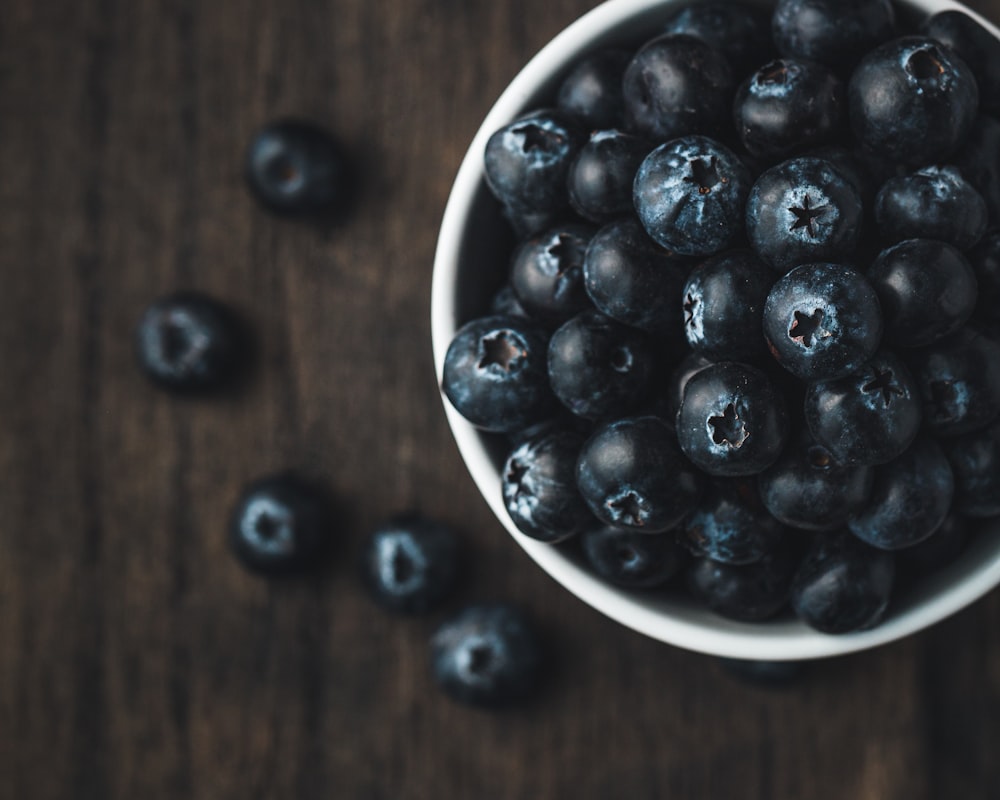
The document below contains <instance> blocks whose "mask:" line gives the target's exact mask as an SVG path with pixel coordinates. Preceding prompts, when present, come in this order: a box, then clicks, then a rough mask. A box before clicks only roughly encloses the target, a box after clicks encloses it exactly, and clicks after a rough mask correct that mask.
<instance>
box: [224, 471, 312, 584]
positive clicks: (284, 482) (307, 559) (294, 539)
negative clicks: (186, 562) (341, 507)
mask: <svg viewBox="0 0 1000 800" xmlns="http://www.w3.org/2000/svg"><path fill="white" fill-rule="evenodd" d="M331 528H332V519H331V511H330V506H329V503H328V500H327V498H326V496H325V494H324V493H323V491H322V490H321V489H320V488H319V487H318V486H316V485H314V484H312V483H310V482H308V481H306V480H304V479H302V478H300V477H298V476H296V475H294V474H292V473H287V472H286V473H280V474H277V475H269V476H267V477H264V478H260V479H259V480H256V481H254V482H253V483H251V484H249V485H248V486H247V487H246V488H245V489H244V490H243V493H242V494H241V496H240V498H239V500H238V502H237V503H236V506H235V508H234V509H233V512H232V515H231V517H230V522H229V545H230V547H231V548H232V550H233V552H234V553H235V555H236V557H237V558H238V559H239V560H240V561H241V562H242V563H243V565H244V566H246V567H247V568H249V569H251V570H253V571H254V572H259V573H261V574H265V575H279V574H287V573H293V572H304V571H306V570H308V569H311V568H315V567H316V566H318V564H319V563H321V562H320V558H319V557H320V556H321V555H322V554H323V552H324V551H325V550H327V549H328V546H329V543H330V534H331Z"/></svg>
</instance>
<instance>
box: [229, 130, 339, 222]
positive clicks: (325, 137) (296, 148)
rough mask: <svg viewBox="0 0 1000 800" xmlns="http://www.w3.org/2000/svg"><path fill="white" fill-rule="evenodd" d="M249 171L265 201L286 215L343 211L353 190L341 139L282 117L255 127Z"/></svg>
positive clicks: (249, 178) (251, 183) (253, 187)
mask: <svg viewBox="0 0 1000 800" xmlns="http://www.w3.org/2000/svg"><path fill="white" fill-rule="evenodd" d="M245 171H246V180H247V184H248V185H249V187H250V190H251V191H252V192H253V194H254V196H255V197H256V198H257V201H258V202H259V203H260V204H261V206H263V207H264V208H266V209H267V210H268V211H271V212H272V213H275V214H279V215H284V216H311V215H319V214H331V213H337V212H342V211H343V210H344V209H345V208H346V206H347V204H348V202H349V201H350V199H351V195H352V193H353V189H354V187H353V185H352V184H353V181H352V175H351V169H350V160H349V158H348V155H347V153H346V152H345V150H344V148H343V146H342V145H341V144H340V142H339V141H338V140H337V139H336V138H334V136H333V135H332V134H331V133H330V132H329V131H327V130H325V129H323V128H321V127H319V126H317V125H315V124H313V123H311V122H305V121H302V120H295V119H283V120H278V121H277V122H272V123H270V124H269V125H266V126H264V127H263V128H261V129H260V130H259V131H257V133H256V134H254V137H253V140H252V141H251V142H250V147H249V149H248V150H247V156H246V166H245Z"/></svg>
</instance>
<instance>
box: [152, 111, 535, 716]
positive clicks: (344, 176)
mask: <svg viewBox="0 0 1000 800" xmlns="http://www.w3.org/2000/svg"><path fill="white" fill-rule="evenodd" d="M349 163H350V162H349V157H348V155H347V154H346V152H345V150H344V149H343V147H342V145H341V144H340V142H339V141H338V140H337V139H336V138H334V137H333V136H332V135H331V134H330V133H329V132H328V131H326V130H325V129H323V128H321V127H319V126H317V125H315V124H313V123H310V122H306V121H302V120H293V119H284V120H278V121H276V122H273V123H271V124H269V125H267V126H265V127H264V128H262V129H261V130H259V131H258V132H257V133H256V135H255V136H254V138H253V141H252V142H251V145H250V147H249V150H248V153H247V160H246V165H245V171H246V179H247V185H248V187H249V189H250V191H251V193H252V194H253V195H254V197H255V198H256V199H257V201H258V202H259V204H260V205H261V206H262V207H263V208H264V209H266V210H267V211H269V212H270V213H273V214H276V215H279V216H283V217H290V218H297V219H312V220H316V221H323V222H329V221H331V220H335V219H337V218H338V217H340V216H342V215H343V214H344V213H345V212H346V211H347V210H348V209H349V201H350V200H351V199H352V195H353V192H352V188H353V177H354V176H353V175H352V174H351V170H350V168H349ZM253 350H254V348H253V342H252V336H251V335H250V332H249V330H248V327H247V326H246V325H245V324H244V321H243V320H242V319H240V318H239V317H238V316H237V315H236V314H235V313H233V311H232V310H231V309H230V308H228V307H227V306H226V305H225V304H223V303H221V302H219V301H218V300H216V299H214V298H212V297H210V296H208V295H205V294H203V293H201V292H195V291H180V292H175V293H173V294H170V295H167V296H165V297H162V298H160V299H158V300H156V301H155V302H154V303H152V304H151V305H150V306H149V307H148V308H147V309H146V310H145V312H144V313H143V315H142V317H141V319H140V321H139V324H138V326H137V328H136V352H137V356H138V361H139V367H140V369H141V370H142V372H143V373H144V374H145V375H146V376H147V377H148V378H149V379H150V380H151V381H152V382H153V383H154V384H155V385H157V386H159V387H160V388H161V389H164V390H165V391H168V392H171V393H173V394H177V395H187V396H199V397H205V396H208V395H214V394H219V393H225V392H229V391H231V390H233V389H234V388H235V387H237V386H239V385H240V384H241V383H242V380H243V378H245V377H246V375H247V372H248V369H249V366H250V364H251V361H252V358H251V356H252V354H253ZM335 528H336V514H335V513H334V511H333V506H332V503H331V500H330V498H329V496H328V494H327V492H326V490H325V488H324V487H323V486H321V485H319V484H318V483H316V482H315V481H312V480H309V479H307V478H305V477H304V476H302V475H299V474H297V473H295V472H292V471H286V472H281V473H277V474H274V475H267V476H265V477H262V478H259V479H257V480H255V481H253V482H251V483H250V484H248V485H247V486H246V487H245V488H244V490H243V492H242V493H241V495H240V497H239V499H238V500H237V502H236V504H235V506H234V508H233V510H232V513H231V515H230V521H229V531H228V538H229V545H230V549H231V550H232V552H233V554H234V555H235V556H236V557H237V558H238V559H239V561H240V562H241V563H242V564H243V565H244V566H245V567H246V568H247V569H249V570H251V571H252V572H254V573H256V574H259V575H263V576H267V577H270V578H277V577H279V576H289V575H298V574H301V573H304V572H307V571H315V570H316V569H318V568H321V567H322V565H323V564H324V563H326V556H327V555H328V554H329V551H330V550H331V545H332V536H331V535H332V533H333V532H334V530H335ZM460 556H461V547H460V540H459V537H458V536H457V534H456V533H455V531H453V530H452V529H451V528H450V527H449V526H447V525H446V524H444V523H442V522H440V521H437V520H434V519H431V518H428V517H426V516H422V515H420V514H416V513H410V514H405V515H399V516H396V517H393V518H392V519H390V520H388V521H386V522H385V523H383V524H382V525H380V526H379V527H378V528H376V529H375V530H374V531H373V532H371V533H370V534H369V535H368V537H367V538H366V539H365V542H364V544H363V546H362V548H361V557H360V559H359V561H360V574H361V578H362V581H363V582H364V585H365V586H366V587H367V589H368V591H369V593H370V595H371V596H372V598H373V599H374V600H375V601H376V602H377V603H378V604H379V605H380V606H382V607H383V608H384V609H385V610H387V611H390V612H393V613H398V614H409V615H416V614H427V613H429V612H432V611H436V610H438V609H439V608H440V607H441V606H442V605H443V604H444V602H445V601H446V600H448V599H449V598H450V596H451V595H453V593H454V591H455V588H456V584H457V583H458V578H459V575H460V571H461V570H460V567H461V558H460ZM430 662H431V669H432V674H433V676H434V678H435V680H436V681H437V682H438V684H439V685H440V686H441V688H442V689H443V690H444V691H445V692H446V693H447V694H448V695H449V696H451V697H453V698H454V699H456V700H459V701H460V702H464V703H467V704H470V705H476V706H484V707H493V708H495V707H499V706H504V705H508V704H510V703H513V702H516V701H523V700H525V699H527V698H528V697H529V696H530V695H532V694H533V693H534V692H535V691H536V689H537V688H538V686H539V683H540V680H541V678H542V677H543V667H544V658H543V648H542V647H541V641H540V637H539V635H538V633H537V631H536V630H535V626H534V625H533V623H532V622H531V620H530V618H529V617H528V616H527V615H526V614H525V613H524V612H523V611H522V610H521V609H519V608H518V607H516V606H513V605H510V604H507V603H493V604H477V605H468V606H465V607H463V608H462V609H460V610H459V611H458V612H456V613H455V614H453V615H452V616H451V617H450V618H449V619H447V620H445V621H444V622H443V623H442V624H441V625H440V626H439V627H438V628H437V630H436V632H435V633H434V635H433V637H432V638H431V641H430Z"/></svg>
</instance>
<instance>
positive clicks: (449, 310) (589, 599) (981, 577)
mask: <svg viewBox="0 0 1000 800" xmlns="http://www.w3.org/2000/svg"><path fill="white" fill-rule="evenodd" d="M668 4H671V5H673V4H677V3H674V2H670V0H668V2H666V3H665V2H664V1H663V0H608V1H607V2H605V3H603V4H602V5H600V6H598V7H596V8H595V9H593V10H592V11H590V12H589V13H587V14H585V15H584V16H582V17H580V18H579V19H578V20H576V21H575V22H574V23H573V24H571V25H570V26H569V27H567V28H566V29H565V30H563V31H562V32H561V33H560V34H558V35H557V36H556V37H555V38H554V39H553V40H552V41H551V42H549V44H547V45H546V46H545V47H544V48H543V49H542V50H541V51H539V53H538V54H537V55H536V56H535V57H534V58H532V59H531V61H529V62H528V64H527V65H526V66H525V67H524V68H523V69H522V70H521V72H520V73H518V75H517V76H516V77H515V78H514V80H513V81H512V82H511V83H510V85H509V86H508V87H507V89H506V90H505V91H504V92H503V94H502V95H501V96H500V98H499V99H498V100H497V102H496V103H495V104H494V106H493V108H492V109H491V110H490V112H489V113H488V114H487V116H486V118H485V120H484V121H483V124H482V126H481V127H480V129H479V131H478V132H477V133H476V136H475V138H474V139H473V141H472V144H471V145H470V147H469V150H468V151H467V152H466V154H465V157H464V159H463V161H462V164H461V166H460V168H459V171H458V175H457V177H456V178H455V182H454V185H453V187H452V190H451V194H450V195H449V198H448V203H447V206H446V208H445V213H444V217H443V220H442V224H441V230H440V234H439V237H438V243H437V250H436V253H435V259H434V276H433V285H432V289H431V335H432V340H433V348H434V363H435V369H436V373H437V380H438V385H439V386H440V383H441V377H442V371H443V366H444V357H445V353H446V352H447V349H448V345H449V343H450V342H451V340H452V338H453V337H454V334H455V331H456V330H457V328H458V320H457V318H456V314H455V286H456V282H457V278H458V271H459V254H460V249H461V246H462V241H463V235H464V229H465V224H466V219H467V213H468V209H469V207H470V205H471V203H472V200H473V198H474V197H475V195H476V192H477V191H478V190H479V188H480V186H481V183H482V180H483V167H482V154H483V152H484V150H485V147H486V141H487V140H488V139H489V137H490V135H491V134H492V133H493V131H495V130H497V129H498V128H500V127H501V126H503V125H505V124H507V123H508V122H509V121H510V120H511V119H513V118H514V117H515V116H516V115H517V114H518V113H520V112H521V111H523V110H524V108H525V105H526V103H527V102H528V101H529V99H530V98H531V97H532V95H533V94H534V93H535V90H536V88H537V85H538V83H539V82H540V80H541V76H546V75H550V74H551V73H552V72H553V71H555V70H557V69H560V68H562V67H564V66H565V65H566V64H567V63H568V61H569V60H570V59H572V57H573V56H574V55H575V54H576V53H578V52H579V51H581V50H583V49H586V48H587V47H588V46H590V44H591V43H592V42H594V41H595V40H596V39H597V38H598V37H599V36H600V35H601V34H602V32H604V31H606V30H607V29H608V28H609V27H611V26H613V25H615V24H617V23H619V22H621V20H622V19H625V18H629V17H632V16H634V15H637V14H640V13H644V12H650V11H653V10H655V9H658V8H663V7H664V6H665V5H668ZM905 5H908V6H910V7H911V8H914V9H916V10H918V11H921V12H925V13H928V14H932V13H937V12H939V11H945V10H949V9H957V10H961V11H963V12H965V13H967V14H969V15H970V16H972V17H974V18H975V19H976V20H977V21H979V22H980V23H981V24H982V25H984V26H985V27H986V28H987V29H988V30H990V32H991V33H993V35H994V36H997V37H998V38H1000V30H998V29H997V27H996V26H995V25H993V24H992V23H991V22H990V21H989V20H987V19H985V18H984V17H983V16H982V15H980V14H977V13H976V12H974V11H972V10H971V9H968V8H966V7H964V6H962V5H961V4H960V3H957V2H951V0H911V1H910V2H907V3H906V4H905ZM442 403H443V405H444V409H445V413H446V414H447V417H448V423H449V425H450V427H451V430H452V433H453V435H454V437H455V441H456V443H457V444H458V447H459V451H460V452H461V454H462V458H463V459H464V460H465V464H466V467H467V468H468V470H469V473H470V474H471V476H472V478H473V480H474V481H475V483H476V485H477V486H478V488H479V490H480V492H481V493H482V495H483V497H484V498H485V499H486V501H487V503H488V504H489V506H490V508H491V509H492V511H493V513H494V514H495V515H496V517H497V519H498V520H500V522H501V523H502V524H503V525H504V527H505V528H506V529H507V530H508V532H509V533H510V534H511V536H512V537H513V538H514V540H515V541H516V542H517V543H518V544H519V545H520V546H521V547H522V548H523V549H524V550H525V551H526V552H527V553H528V555H529V556H530V557H531V558H532V559H534V561H535V562H537V563H538V565H539V566H541V567H542V569H544V570H545V571H546V572H548V573H549V575H551V576H552V578H554V579H555V580H556V581H557V582H558V583H560V584H561V585H562V586H564V587H565V588H567V589H568V590H569V591H571V592H572V593H573V594H575V595H576V596H577V597H579V598H580V599H581V600H583V601H584V602H586V603H588V604H589V605H591V606H592V607H593V608H595V609H597V610H598V611H600V612H601V613H603V614H605V615H606V616H608V617H610V618H611V619H614V620H615V621H617V622H619V623H621V624H622V625H625V626H627V627H629V628H632V629H633V630H635V631H638V632H639V633H643V634H646V635H647V636H650V637H652V638H654V639H659V640H661V641H663V642H667V643H669V644H673V645H676V646H678V647H684V648H686V649H689V650H694V651H698V652H702V653H707V654H710V655H716V656H724V657H729V658H744V659H765V660H774V661H778V660H798V659H814V658H824V657H830V656H837V655H846V654H848V653H852V652H857V651H859V650H865V649H868V648H871V647H875V646H877V645H881V644H886V643H888V642H892V641H895V640H897V639H900V638H902V637H905V636H907V635H909V634H911V633H914V632H916V631H918V630H921V629H923V628H926V627H928V626H930V625H933V624H934V623H936V622H938V621H940V620H942V619H944V618H945V617H948V616H950V615H952V614H954V613H956V612H957V611H959V610H961V609H963V608H965V607H966V606H968V605H969V604H970V603H973V602H975V601H976V600H978V599H979V598H980V597H982V596H983V595H984V594H986V593H987V592H989V591H990V590H991V589H993V588H995V587H996V586H997V585H998V584H1000V548H993V552H992V554H991V558H990V559H989V561H988V563H985V564H984V565H983V566H982V567H981V568H979V569H977V570H976V571H974V572H973V574H971V575H970V576H968V577H967V578H965V579H964V580H961V581H959V582H957V583H955V585H953V586H951V587H950V588H948V589H947V590H945V591H942V592H941V593H940V594H938V595H937V596H936V597H934V598H933V599H931V600H929V601H928V602H925V603H921V604H918V605H917V606H916V607H912V608H909V609H906V610H904V611H902V612H898V613H893V614H890V616H889V617H888V618H887V619H886V620H885V622H883V623H882V624H881V625H879V626H878V627H876V628H875V629H873V630H870V631H863V632H859V633H853V634H848V635H844V636H827V635H824V634H821V633H818V632H816V631H814V630H812V629H810V628H809V627H807V626H806V625H804V624H802V623H800V622H798V621H795V620H781V621H776V622H771V623H767V624H763V625H760V624H756V625H751V624H742V623H738V622H732V621H729V620H726V619H723V618H721V617H718V616H716V615H714V614H711V612H708V611H702V610H698V611H689V610H687V609H680V610H679V611H678V613H677V614H671V615H667V614H665V613H664V612H663V611H662V609H661V608H660V607H658V606H656V605H655V604H654V603H653V602H650V600H649V598H648V597H647V596H644V595H640V594H634V593H628V592H625V591H623V590H621V589H618V588H616V587H613V586H610V585H609V584H607V583H605V582H603V581H601V580H600V579H599V578H597V577H596V576H594V575H592V574H590V573H588V572H587V571H586V570H585V569H583V568H581V567H579V566H577V565H576V564H574V563H572V562H571V561H570V560H569V559H567V558H566V557H565V556H564V555H563V554H562V553H560V552H559V551H558V550H557V549H555V548H553V547H552V546H551V545H547V544H544V543H542V542H538V541H536V540H534V539H531V538H529V537H527V536H525V535H523V534H522V533H520V532H519V531H518V530H517V528H516V527H515V526H514V525H513V523H512V522H511V521H510V518H509V516H508V515H507V511H506V509H505V508H504V505H503V502H502V498H501V493H500V478H499V475H498V473H497V470H496V468H495V466H494V464H493V462H492V460H491V459H490V457H489V455H488V453H487V451H486V449H485V447H484V445H483V442H482V440H481V438H480V435H479V433H478V431H477V430H476V429H475V428H474V427H473V426H471V425H470V424H469V423H468V422H467V421H466V420H465V419H464V418H463V417H462V416H461V415H460V414H458V412H456V411H455V410H454V409H453V408H452V407H451V404H450V403H448V401H447V399H446V398H444V396H443V395H442Z"/></svg>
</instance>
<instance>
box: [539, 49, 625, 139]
mask: <svg viewBox="0 0 1000 800" xmlns="http://www.w3.org/2000/svg"><path fill="white" fill-rule="evenodd" d="M631 60H632V53H631V52H630V51H628V50H620V49H616V48H609V49H607V50H599V51H598V52H596V53H593V54H591V55H589V56H586V57H585V58H582V59H580V61H578V62H577V63H576V65H575V66H574V67H573V69H572V70H571V71H570V73H569V74H568V75H567V76H566V77H565V78H564V79H563V82H562V83H561V84H560V85H559V92H558V94H557V96H556V105H557V106H558V107H559V108H560V109H561V110H563V111H566V112H568V113H570V114H573V115H574V116H576V117H577V118H579V119H580V120H582V121H583V122H584V123H585V124H586V125H587V127H589V128H590V129H591V130H601V129H606V128H618V127H620V126H622V125H623V124H624V121H625V99H624V97H623V96H622V76H623V75H624V74H625V67H627V66H628V63H629V61H631Z"/></svg>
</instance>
